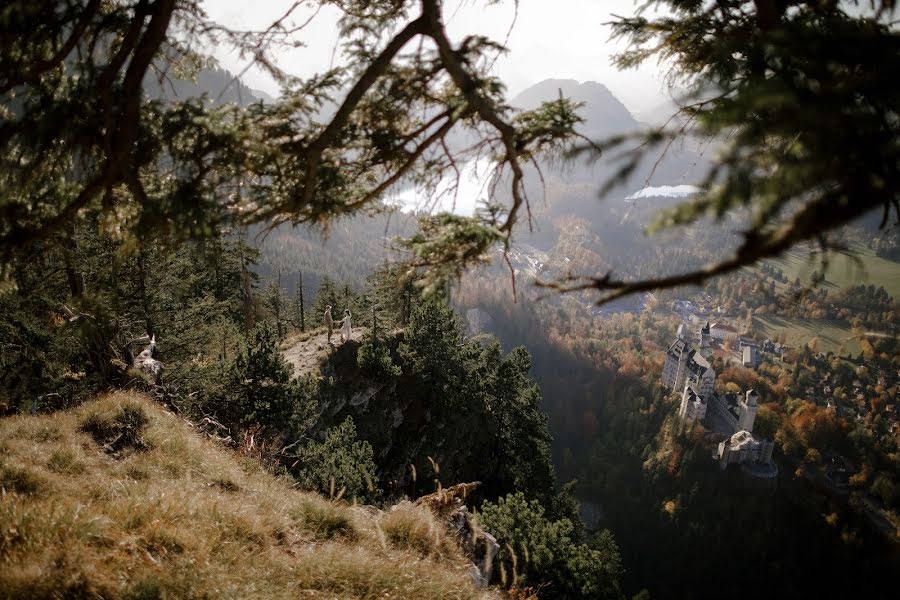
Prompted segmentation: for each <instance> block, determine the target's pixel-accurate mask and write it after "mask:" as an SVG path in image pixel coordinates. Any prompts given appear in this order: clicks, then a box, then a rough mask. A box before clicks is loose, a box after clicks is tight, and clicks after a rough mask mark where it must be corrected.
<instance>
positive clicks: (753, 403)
mask: <svg viewBox="0 0 900 600" xmlns="http://www.w3.org/2000/svg"><path fill="white" fill-rule="evenodd" d="M740 407H741V415H740V417H739V418H738V424H737V429H738V431H748V432H750V433H753V422H754V421H755V420H756V411H757V410H759V394H757V393H756V390H754V389H749V390H747V394H746V395H745V397H744V398H743V399H742V400H741V402H740Z"/></svg>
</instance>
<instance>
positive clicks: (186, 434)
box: [0, 393, 484, 599]
mask: <svg viewBox="0 0 900 600" xmlns="http://www.w3.org/2000/svg"><path fill="white" fill-rule="evenodd" d="M0 447H2V448H3V449H4V452H3V453H2V455H0V486H2V490H0V596H2V597H12V598H17V597H20V598H26V597H27V598H62V597H65V598H98V597H102V598H154V599H155V598H199V597H204V598H297V597H314V598H411V599H415V598H423V599H424V598H478V597H484V594H483V593H481V592H479V591H478V590H476V589H475V588H474V587H473V586H472V584H471V580H470V578H469V575H468V572H467V565H466V561H465V560H464V559H463V558H462V557H461V555H460V554H459V551H458V550H457V549H456V547H455V545H453V544H451V543H449V541H448V540H447V539H446V537H445V536H444V534H443V531H442V528H441V527H439V526H438V525H437V524H436V523H435V522H434V520H433V517H431V516H430V515H429V514H427V513H422V512H421V511H418V509H417V510H416V511H415V513H414V514H413V513H412V512H404V511H397V512H395V513H386V514H383V515H382V514H381V513H380V512H379V511H376V510H374V509H371V508H368V509H363V508H362V507H353V506H351V505H349V504H347V503H345V502H332V501H329V500H326V499H325V498H322V497H320V496H317V495H314V494H309V493H305V492H301V491H298V490H296V489H295V488H294V487H293V486H292V485H291V482H290V481H286V480H282V479H278V478H276V477H274V476H272V475H270V474H268V473H266V472H265V471H264V470H263V469H262V468H260V467H259V466H258V465H256V464H254V463H252V462H248V461H245V460H242V459H241V458H240V457H237V456H235V455H233V454H232V453H231V452H229V451H227V450H226V449H224V448H221V447H218V446H216V445H214V444H213V443H212V442H210V441H208V440H205V439H202V438H201V437H199V436H198V435H197V434H195V433H194V432H193V431H192V430H191V429H190V428H189V426H188V425H187V424H186V423H185V422H183V421H182V420H181V419H180V418H178V417H176V416H174V415H171V414H169V413H167V412H165V411H163V410H161V409H160V408H158V407H157V406H155V405H154V404H153V403H152V402H151V401H149V400H148V399H146V398H144V397H142V396H140V395H137V394H132V393H115V394H112V395H109V396H106V397H103V398H101V399H99V400H97V401H95V402H92V403H89V404H87V405H84V406H82V407H81V408H80V409H78V410H76V411H72V412H66V413H57V414H54V415H50V416H23V417H11V418H6V419H3V420H2V421H0ZM425 556H427V557H430V560H423V557H425Z"/></svg>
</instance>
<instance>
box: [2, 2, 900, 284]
mask: <svg viewBox="0 0 900 600" xmlns="http://www.w3.org/2000/svg"><path fill="white" fill-rule="evenodd" d="M319 4H322V5H325V4H328V5H333V6H336V7H337V8H339V9H340V10H341V11H342V14H343V16H342V18H341V19H340V36H341V38H340V39H341V44H342V45H341V52H342V55H343V63H341V66H339V67H337V68H334V69H332V70H330V71H327V72H324V73H319V74H317V75H315V76H313V77H310V78H308V79H301V78H298V77H295V76H292V75H291V74H289V73H287V72H284V71H283V70H281V69H280V68H279V67H277V65H276V62H275V60H274V57H275V55H276V54H277V52H278V49H279V48H280V47H282V46H284V45H290V44H296V43H302V39H303V31H302V28H303V27H302V25H301V26H297V27H295V26H292V25H290V23H291V22H292V21H291V20H290V18H289V17H291V14H292V12H293V11H294V10H296V9H297V8H298V7H299V6H301V3H295V4H294V5H293V8H292V9H291V10H289V11H288V13H286V14H285V15H284V17H282V18H281V19H279V20H277V21H276V22H274V23H273V24H272V25H271V26H270V27H268V28H266V29H265V30H262V31H237V30H232V29H228V28H226V27H224V26H222V25H221V24H218V23H216V22H213V21H212V20H210V19H209V18H208V17H207V15H206V14H205V13H204V11H203V8H202V4H201V2H200V1H199V0H184V1H180V2H176V1H175V0H134V1H117V2H103V1H100V0H83V1H76V0H61V1H59V2H51V3H34V2H29V1H26V0H14V1H13V2H10V3H7V4H6V6H5V7H4V8H3V9H0V102H2V108H0V111H2V113H0V119H2V120H0V150H2V156H3V163H2V166H0V189H2V191H3V193H2V197H0V267H2V269H3V275H4V277H5V278H7V279H8V278H9V276H10V274H11V265H12V263H13V262H15V261H16V260H20V259H21V257H23V256H28V254H29V252H31V251H32V250H33V249H34V248H35V246H36V245H38V244H41V243H44V242H48V241H49V242H51V243H61V244H65V243H66V242H65V240H66V236H67V232H68V231H69V228H70V227H71V226H72V225H73V223H74V222H75V221H76V220H78V219H79V218H83V216H84V214H85V212H92V213H95V214H96V213H99V214H100V215H102V217H103V218H102V219H101V223H102V226H103V228H104V230H106V231H107V232H110V233H113V234H115V235H117V236H120V237H121V238H123V239H125V240H133V241H137V240H141V239H144V238H146V237H148V236H154V235H160V234H165V235H172V236H175V237H177V238H182V239H184V238H202V237H209V236H213V235H215V234H217V233H218V232H220V231H221V230H222V229H223V228H224V227H227V226H230V225H246V224H252V223H264V224H266V226H273V225H276V224H278V223H283V222H292V223H319V224H324V223H327V221H328V220H329V219H331V218H333V217H336V216H339V215H343V214H353V213H358V212H367V211H378V210H382V209H384V208H385V207H384V205H383V204H382V203H381V201H380V198H381V196H382V194H383V193H384V192H385V191H386V190H387V189H389V188H390V187H391V186H393V185H395V184H397V183H398V182H412V183H416V184H419V185H424V186H426V188H427V187H429V186H430V187H431V188H432V189H434V188H435V187H436V186H437V184H438V182H440V181H441V179H442V178H444V177H445V176H446V175H448V174H449V175H452V174H453V173H458V172H459V165H460V164H462V163H464V162H466V161H468V160H472V159H475V158H478V157H489V158H491V159H492V160H493V161H495V164H496V165H497V166H496V169H495V171H494V174H493V182H492V185H491V186H489V187H490V194H489V196H490V198H489V200H490V203H489V204H488V205H487V206H486V207H485V208H484V209H483V210H481V211H478V212H476V214H475V215H474V216H473V217H465V218H463V217H454V218H432V219H429V220H427V221H426V222H425V223H423V227H422V229H421V234H420V235H418V236H416V237H414V238H412V239H411V240H410V241H409V243H408V244H407V249H408V250H409V262H410V264H411V265H412V266H413V267H417V268H420V270H419V273H420V274H422V276H423V277H425V281H424V283H425V284H427V285H429V286H430V287H431V289H437V287H438V284H439V283H440V280H441V279H444V278H446V277H452V276H455V275H458V274H459V273H460V272H461V270H462V269H463V268H464V267H465V266H467V265H469V264H471V263H473V262H478V261H480V260H483V259H484V257H485V254H486V252H487V251H488V250H489V249H490V248H491V247H494V246H495V245H496V244H498V243H499V244H503V245H505V247H507V248H508V245H509V242H510V239H511V235H513V233H514V231H516V230H517V229H518V228H521V227H524V226H525V225H524V224H523V223H524V222H526V221H527V222H528V224H529V225H530V223H531V211H530V205H529V199H528V195H527V194H526V191H525V184H524V178H525V172H526V169H527V168H530V167H534V168H536V169H538V170H540V165H541V159H542V157H545V156H560V155H564V154H567V153H568V152H570V151H572V145H573V144H576V143H579V145H580V146H581V152H587V153H590V154H594V155H596V154H597V153H599V152H607V153H609V152H608V151H609V150H613V149H617V150H619V151H622V152H623V154H622V155H621V158H623V159H624V162H623V163H622V166H621V170H620V172H619V174H618V176H616V177H614V178H613V179H612V180H610V181H608V182H605V183H606V184H607V185H606V187H607V188H608V187H609V186H611V185H614V184H615V183H616V182H617V181H619V180H621V178H622V177H624V176H626V175H627V174H628V173H629V172H631V171H632V170H633V169H634V168H635V165H636V164H637V161H639V160H640V158H641V156H643V155H644V154H645V153H646V152H656V151H660V149H662V150H661V151H663V152H664V151H665V148H666V147H667V146H668V145H669V144H671V143H672V141H673V140H674V139H676V138H678V137H680V136H684V135H686V134H691V135H700V136H703V137H704V138H706V139H711V140H712V139H714V140H717V141H718V142H720V143H721V144H722V149H723V151H722V153H721V154H720V156H719V158H717V159H716V160H715V161H714V163H713V166H712V169H711V170H710V172H709V173H708V174H707V177H706V179H705V181H704V182H703V186H702V189H703V193H701V194H700V195H699V196H698V197H696V198H695V199H694V200H692V201H690V202H688V203H685V204H682V205H680V206H678V207H677V208H675V209H674V210H673V211H671V212H668V213H666V214H664V215H662V216H661V218H660V220H659V222H658V225H659V226H672V225H682V224H686V223H692V222H695V221H697V220H698V219H700V218H703V217H705V216H709V215H712V216H713V217H715V218H720V219H721V218H722V217H723V216H724V215H726V214H729V213H730V212H733V211H735V210H740V209H749V211H750V213H751V214H752V220H751V222H750V224H749V226H748V228H747V230H746V231H744V232H743V236H744V241H743V243H742V244H741V246H740V247H739V249H738V250H737V252H736V254H735V255H734V256H732V257H729V258H726V259H724V260H722V261H721V262H718V263H715V264H711V265H709V266H707V267H705V268H702V269H699V270H696V271H691V272H687V273H684V274H679V275H675V276H670V277H665V278H649V279H644V280H623V279H621V278H618V277H616V276H614V275H613V273H611V272H608V273H599V274H587V276H586V277H574V278H572V279H568V280H564V281H558V282H551V283H550V285H551V286H553V287H556V288H558V289H562V290H577V289H597V290H599V291H600V292H601V296H600V300H601V301H602V300H608V299H610V298H613V297H618V296H621V295H625V294H628V293H631V292H635V291H642V290H647V289H656V288H660V287H668V286H676V285H681V284H685V283H696V282H699V281H702V280H704V279H706V278H708V277H711V276H714V275H717V274H721V273H725V272H728V271H732V270H734V269H736V268H738V267H740V266H742V265H746V264H750V263H753V262H755V261H756V260H758V259H759V258H762V257H766V256H772V255H776V254H779V253H781V252H783V251H785V250H786V249H788V248H789V247H791V246H792V245H793V244H795V243H797V242H798V241H803V240H816V241H818V242H819V243H820V244H821V245H822V247H823V248H825V249H828V248H829V247H830V242H829V241H828V239H827V237H826V235H825V234H826V233H827V232H828V231H830V230H831V229H834V228H836V227H839V226H841V225H843V224H845V223H847V222H849V221H851V220H853V219H854V218H856V217H859V216H860V215H862V214H864V213H866V212H868V211H870V210H872V209H875V208H881V209H882V211H883V220H882V226H886V225H887V224H888V223H892V222H896V221H897V220H900V208H898V197H897V190H898V189H900V186H898V182H900V181H898V180H900V177H898V165H900V148H898V144H900V142H898V140H900V136H898V133H900V131H898V126H900V125H898V124H900V119H898V114H897V106H898V99H900V98H898V93H900V84H898V83H897V80H896V77H894V73H896V72H897V71H898V70H900V69H898V67H900V64H897V63H898V61H900V52H898V50H900V38H898V36H897V33H896V27H895V26H894V24H893V22H892V21H891V20H890V19H891V18H892V17H893V15H894V10H895V3H894V2H893V1H887V0H885V1H883V2H874V3H868V2H864V3H857V2H835V1H810V2H795V1H785V0H756V1H755V2H747V1H740V0H726V1H722V2H715V3H709V2H698V1H696V0H668V1H659V2H649V3H647V4H646V5H645V8H658V9H662V10H659V11H657V12H655V13H653V15H655V16H653V15H651V16H646V15H645V14H644V13H638V14H637V15H636V16H632V17H616V18H615V20H614V21H613V23H612V26H613V31H614V37H618V38H622V39H625V40H626V41H628V42H629V44H630V45H629V48H628V49H627V50H626V51H625V52H623V53H622V54H620V55H619V56H618V58H617V63H618V66H620V67H621V68H628V67H632V66H635V65H638V64H640V63H642V62H645V61H647V60H649V59H651V58H653V57H656V58H658V59H660V60H661V61H662V62H663V63H664V64H666V65H668V66H669V68H670V71H669V73H670V77H671V79H672V82H673V85H674V86H677V87H678V89H686V90H687V94H686V96H685V97H686V101H685V103H684V105H683V107H682V108H681V113H682V115H683V116H684V117H685V119H683V120H682V119H679V120H676V121H673V122H674V123H677V126H674V127H671V126H667V127H662V128H659V129H653V130H651V131H648V132H645V133H643V134H641V135H639V136H637V138H631V137H618V138H614V139H609V140H584V139H581V138H580V137H579V134H578V133H577V129H578V125H579V122H580V119H579V117H578V114H577V108H578V107H577V105H576V104H575V103H573V102H570V101H568V100H566V99H565V98H559V99H558V100H555V101H552V102H547V103H544V104H543V105H541V106H539V107H538V108H536V109H535V110H532V111H528V112H515V111H513V110H512V109H511V108H510V107H509V106H508V105H507V103H506V98H505V89H504V86H503V84H502V82H501V81H500V80H499V79H497V78H496V77H494V76H492V75H491V74H490V65H491V64H492V60H493V58H494V57H495V56H496V55H497V53H498V52H502V51H503V50H504V49H503V47H502V45H501V44H499V43H497V42H496V41H493V40H489V39H486V38H484V37H480V36H469V37H465V38H463V39H462V40H461V41H460V42H459V43H454V42H452V41H451V39H450V38H449V37H448V35H447V32H446V30H445V25H444V21H443V16H442V3H441V2H440V1H439V0H407V1H401V0H391V1H384V0H377V1H376V0H343V1H321V2H319ZM212 45H226V46H230V47H232V48H234V49H236V50H237V51H239V52H240V53H241V54H242V56H244V57H246V58H248V59H251V60H252V61H253V63H254V64H255V65H257V66H258V67H260V68H262V69H264V70H265V71H267V72H268V73H269V74H270V75H272V76H273V77H274V78H275V79H276V81H278V82H279V84H280V85H281V87H282V93H281V96H280V97H279V98H278V100H277V101H276V102H275V103H273V104H270V105H265V104H263V103H258V104H252V105H250V106H248V107H246V108H241V107H237V106H232V105H223V106H216V105H214V104H211V103H209V102H204V101H203V100H202V99H196V98H194V99H176V98H166V97H162V98H150V97H148V96H147V94H145V93H144V91H143V90H144V87H143V86H144V82H145V81H146V80H148V79H156V80H157V81H158V82H159V86H160V87H161V88H163V89H165V82H166V81H168V80H170V79H172V78H180V77H181V78H183V77H187V78H189V77H192V76H194V75H195V74H196V73H197V72H198V71H199V70H200V69H201V68H203V67H204V66H208V65H209V64H210V63H211V62H212V59H211V57H210V56H208V55H206V54H204V53H203V52H202V51H201V50H200V49H201V48H208V47H210V46H212ZM575 153H576V154H578V153H579V151H578V149H575ZM892 211H893V212H892ZM517 224H518V228H517V227H516V226H517ZM133 245H134V244H126V246H133Z"/></svg>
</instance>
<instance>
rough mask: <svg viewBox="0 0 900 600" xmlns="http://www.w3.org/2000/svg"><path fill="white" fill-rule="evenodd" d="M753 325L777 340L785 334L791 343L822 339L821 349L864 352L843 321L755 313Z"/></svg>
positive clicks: (842, 353) (787, 340)
mask: <svg viewBox="0 0 900 600" xmlns="http://www.w3.org/2000/svg"><path fill="white" fill-rule="evenodd" d="M753 329H754V330H755V331H759V332H762V333H763V335H765V336H766V337H768V338H769V339H772V340H774V339H775V337H776V336H777V335H778V334H784V341H785V342H786V343H787V345H788V346H791V347H794V348H800V347H802V346H804V345H805V344H807V343H808V342H809V341H810V340H812V339H813V338H816V339H817V340H818V343H817V344H816V351H817V352H829V351H831V352H834V353H836V354H840V355H843V356H846V355H847V353H848V352H851V353H853V356H856V355H857V354H859V352H860V348H859V342H858V341H857V339H856V337H855V336H854V335H853V332H852V331H851V330H850V326H849V325H848V324H847V323H845V322H843V321H824V320H816V319H791V318H786V317H772V316H765V317H756V316H755V317H753Z"/></svg>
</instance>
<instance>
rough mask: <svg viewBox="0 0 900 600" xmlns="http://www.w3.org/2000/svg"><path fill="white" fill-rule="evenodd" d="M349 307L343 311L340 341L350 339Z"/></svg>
mask: <svg viewBox="0 0 900 600" xmlns="http://www.w3.org/2000/svg"><path fill="white" fill-rule="evenodd" d="M351 335H352V334H351V328H350V309H347V310H345V311H344V318H343V319H341V343H344V342H348V341H350V336H351Z"/></svg>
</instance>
